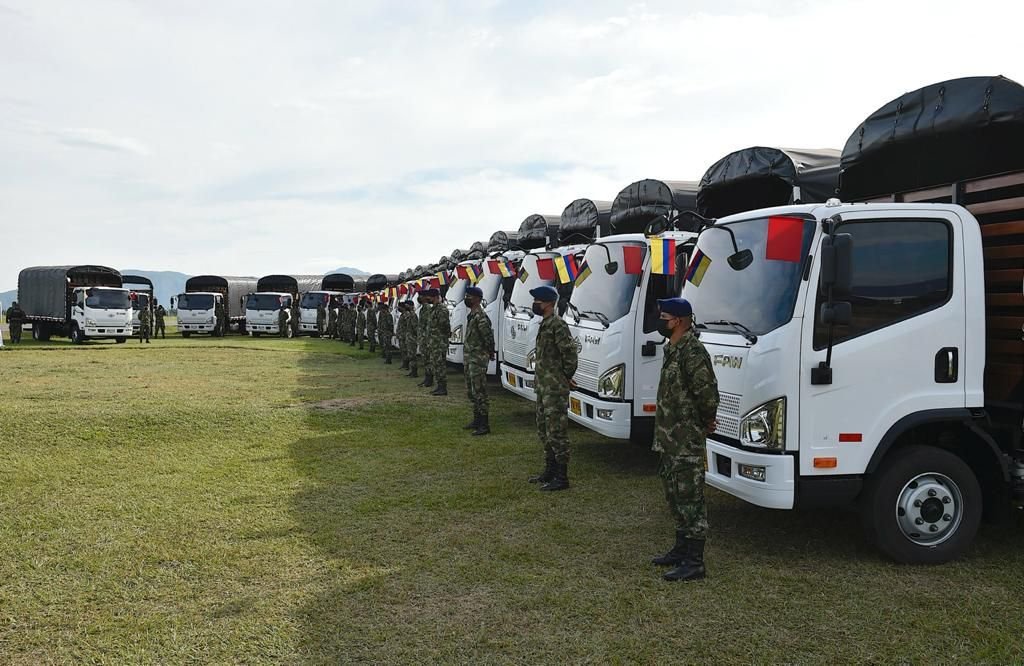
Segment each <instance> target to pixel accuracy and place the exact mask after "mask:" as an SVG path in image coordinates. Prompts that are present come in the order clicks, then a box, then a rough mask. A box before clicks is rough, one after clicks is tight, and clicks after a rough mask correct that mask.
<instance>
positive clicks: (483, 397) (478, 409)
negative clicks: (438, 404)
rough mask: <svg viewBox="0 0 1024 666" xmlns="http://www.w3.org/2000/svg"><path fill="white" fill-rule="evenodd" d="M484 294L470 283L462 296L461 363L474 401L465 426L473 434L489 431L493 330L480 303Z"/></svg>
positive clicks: (467, 390) (484, 433) (470, 397)
mask: <svg viewBox="0 0 1024 666" xmlns="http://www.w3.org/2000/svg"><path fill="white" fill-rule="evenodd" d="M483 297H484V292H483V290H482V289H480V287H469V288H467V289H466V296H465V299H464V300H465V303H466V307H467V308H469V314H468V316H467V317H466V337H465V339H464V347H463V366H462V367H463V370H464V373H465V375H466V392H467V393H468V394H469V401H470V402H471V403H472V404H473V420H472V421H470V422H469V423H468V424H467V425H466V426H465V428H466V429H471V430H472V431H473V434H474V435H486V434H487V433H489V432H491V423H490V402H489V401H488V400H487V365H488V363H490V360H491V359H492V358H493V357H494V330H493V328H492V327H491V318H490V317H488V316H487V313H486V312H484V309H483V308H482V307H481V303H482V302H483Z"/></svg>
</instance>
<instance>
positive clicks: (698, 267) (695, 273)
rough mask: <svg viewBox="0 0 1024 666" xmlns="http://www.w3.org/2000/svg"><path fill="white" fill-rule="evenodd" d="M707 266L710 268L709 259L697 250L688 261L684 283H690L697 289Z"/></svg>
mask: <svg viewBox="0 0 1024 666" xmlns="http://www.w3.org/2000/svg"><path fill="white" fill-rule="evenodd" d="M709 266H711V257H709V256H708V255H706V254H704V253H703V252H701V251H700V250H697V252H696V254H694V255H693V259H692V260H691V261H690V267H689V268H687V269H686V281H687V282H692V283H693V286H694V287H699V286H700V282H701V280H703V279H704V274H705V273H707V272H708V267H709Z"/></svg>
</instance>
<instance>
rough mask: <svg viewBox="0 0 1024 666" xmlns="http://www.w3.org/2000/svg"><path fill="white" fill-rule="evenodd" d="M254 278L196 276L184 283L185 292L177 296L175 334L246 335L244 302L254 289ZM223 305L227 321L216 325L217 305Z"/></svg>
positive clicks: (185, 336)
mask: <svg viewBox="0 0 1024 666" xmlns="http://www.w3.org/2000/svg"><path fill="white" fill-rule="evenodd" d="M256 284H257V280H256V278H254V277H232V276H227V275H196V276H194V277H190V278H189V279H188V280H186V281H185V293H184V294H178V296H177V309H178V331H179V332H180V333H181V337H183V338H187V337H189V336H191V335H192V334H193V333H206V334H209V335H211V336H223V335H226V334H227V333H228V332H229V331H231V330H234V331H237V332H238V333H241V334H242V335H245V332H246V329H245V299H246V296H248V295H249V294H250V293H252V292H253V291H255V290H256ZM218 302H219V303H222V304H223V305H224V312H225V314H226V315H227V322H218V321H217V318H216V305H217V303H218Z"/></svg>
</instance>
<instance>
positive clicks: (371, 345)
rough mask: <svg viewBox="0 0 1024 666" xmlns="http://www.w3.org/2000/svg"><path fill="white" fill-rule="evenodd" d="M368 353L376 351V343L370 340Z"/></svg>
mask: <svg viewBox="0 0 1024 666" xmlns="http://www.w3.org/2000/svg"><path fill="white" fill-rule="evenodd" d="M370 353H371V354H375V353H377V345H375V344H373V343H372V342H371V343H370Z"/></svg>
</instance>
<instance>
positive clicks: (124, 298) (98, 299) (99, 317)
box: [70, 287, 133, 343]
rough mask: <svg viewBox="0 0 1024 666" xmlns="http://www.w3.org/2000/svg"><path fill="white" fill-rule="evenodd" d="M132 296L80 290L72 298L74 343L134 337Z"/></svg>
mask: <svg viewBox="0 0 1024 666" xmlns="http://www.w3.org/2000/svg"><path fill="white" fill-rule="evenodd" d="M132 312H133V310H132V304H131V292H130V291H129V290H128V289H123V288H115V287H77V288H75V289H74V291H73V294H72V305H71V320H72V323H71V333H70V337H71V341H72V342H75V343H81V342H84V341H85V340H87V339H104V338H106V339H110V338H113V339H115V340H117V341H118V342H123V341H124V339H125V337H126V336H129V335H131V334H132V324H131V321H132Z"/></svg>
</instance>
